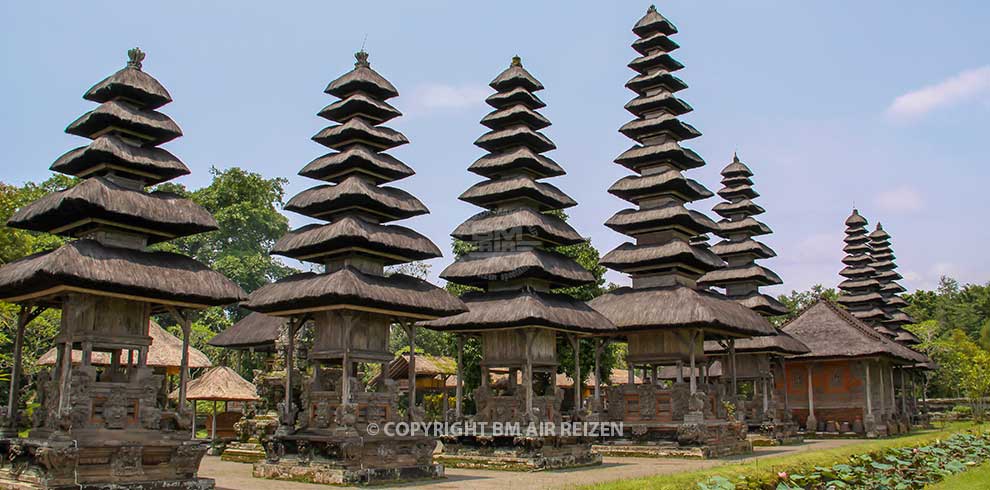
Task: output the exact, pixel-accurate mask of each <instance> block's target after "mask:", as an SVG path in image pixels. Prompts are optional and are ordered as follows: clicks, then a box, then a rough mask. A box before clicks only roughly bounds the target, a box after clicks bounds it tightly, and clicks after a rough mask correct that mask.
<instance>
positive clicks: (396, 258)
mask: <svg viewBox="0 0 990 490" xmlns="http://www.w3.org/2000/svg"><path fill="white" fill-rule="evenodd" d="M354 250H362V251H363V252H366V253H370V254H373V255H376V256H377V257H378V258H379V259H380V260H382V261H384V263H385V264H387V265H393V264H401V263H405V262H411V261H413V260H426V259H432V258H436V257H440V256H441V255H442V254H441V253H440V249H438V248H437V246H436V245H434V244H433V242H431V241H430V239H429V238H426V237H425V236H423V235H421V234H419V233H417V232H416V231H413V230H411V229H409V228H406V227H404V226H398V225H380V224H377V223H371V222H369V221H365V220H363V219H360V218H355V217H353V216H344V217H342V218H340V219H338V220H337V221H334V222H333V223H327V224H323V225H316V224H312V225H306V226H303V227H302V228H299V229H297V230H294V231H291V232H289V233H287V234H286V235H284V236H283V237H282V238H280V239H279V240H278V242H276V243H275V246H274V247H273V248H272V253H273V254H277V255H284V256H286V257H292V258H294V259H300V260H309V261H311V262H323V261H324V260H326V259H327V258H328V257H331V256H334V255H342V254H347V253H351V252H353V251H354Z"/></svg>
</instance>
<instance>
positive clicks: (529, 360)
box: [523, 328, 535, 418]
mask: <svg viewBox="0 0 990 490" xmlns="http://www.w3.org/2000/svg"><path fill="white" fill-rule="evenodd" d="M534 333H535V332H533V329H532V328H527V329H526V330H525V336H526V374H525V377H524V379H523V386H524V388H525V390H526V417H527V418H529V417H530V416H532V415H533V339H534V338H535V336H534Z"/></svg>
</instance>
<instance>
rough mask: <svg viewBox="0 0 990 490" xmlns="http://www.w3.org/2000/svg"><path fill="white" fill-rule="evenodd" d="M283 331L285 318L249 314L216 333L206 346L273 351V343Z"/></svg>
mask: <svg viewBox="0 0 990 490" xmlns="http://www.w3.org/2000/svg"><path fill="white" fill-rule="evenodd" d="M284 329H285V318H282V317H277V316H268V315H263V314H261V313H253V312H252V313H251V314H249V315H248V316H246V317H244V318H242V319H241V320H240V321H239V322H237V323H235V324H233V325H231V326H230V328H228V329H226V330H224V331H223V332H220V333H218V334H217V335H216V336H214V337H213V338H212V339H210V340H209V341H208V342H207V344H210V345H212V346H214V347H223V348H225V349H244V350H246V349H254V350H258V351H273V350H275V341H276V340H278V337H279V336H280V335H281V334H282V331H283V330H284Z"/></svg>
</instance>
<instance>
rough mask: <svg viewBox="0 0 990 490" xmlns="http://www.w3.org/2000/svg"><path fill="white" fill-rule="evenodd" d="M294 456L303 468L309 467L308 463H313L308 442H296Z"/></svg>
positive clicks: (311, 451) (311, 449)
mask: <svg viewBox="0 0 990 490" xmlns="http://www.w3.org/2000/svg"><path fill="white" fill-rule="evenodd" d="M296 454H297V457H298V458H299V464H301V465H303V466H309V463H310V462H312V461H313V448H312V447H311V446H310V445H309V441H306V440H299V441H296Z"/></svg>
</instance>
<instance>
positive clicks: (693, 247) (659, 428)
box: [590, 6, 774, 456]
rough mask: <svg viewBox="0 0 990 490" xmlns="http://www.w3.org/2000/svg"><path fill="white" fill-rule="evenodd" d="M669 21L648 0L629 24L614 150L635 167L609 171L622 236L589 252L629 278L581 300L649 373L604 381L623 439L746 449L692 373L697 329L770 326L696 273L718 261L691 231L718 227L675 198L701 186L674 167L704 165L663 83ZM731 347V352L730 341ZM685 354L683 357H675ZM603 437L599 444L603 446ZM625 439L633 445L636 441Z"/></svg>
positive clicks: (701, 355)
mask: <svg viewBox="0 0 990 490" xmlns="http://www.w3.org/2000/svg"><path fill="white" fill-rule="evenodd" d="M676 32H677V28H676V27H674V25H673V24H672V23H671V22H670V21H668V20H667V19H665V18H664V17H663V16H662V15H660V13H658V12H657V10H656V9H655V8H654V7H652V6H651V7H650V8H649V10H648V11H647V13H646V15H645V16H643V18H641V19H640V20H639V21H638V22H637V23H636V25H635V26H634V27H633V33H634V34H635V35H636V36H637V37H638V39H637V40H636V41H635V42H634V43H633V49H635V50H636V51H637V52H639V54H640V55H641V56H639V57H638V58H636V59H634V60H633V61H632V62H631V63H629V67H630V68H632V69H633V70H634V71H636V73H637V74H636V76H634V77H633V78H632V79H631V80H629V82H628V83H627V84H626V87H627V88H629V89H630V90H632V91H633V92H635V93H636V97H635V98H634V99H633V100H632V101H630V102H629V103H628V104H626V109H627V110H628V111H629V112H631V113H632V114H633V115H634V116H635V119H633V120H632V121H630V122H629V123H627V124H625V125H623V126H622V127H621V128H620V129H619V131H620V132H621V133H622V134H624V135H625V136H627V137H629V138H630V139H633V140H634V141H635V142H636V144H634V145H633V146H632V147H631V148H630V149H628V150H626V151H625V152H623V153H622V154H621V155H619V157H618V158H617V159H616V160H615V162H616V163H618V164H619V165H621V166H623V167H626V168H627V169H629V170H631V171H632V172H634V173H635V175H631V176H628V177H624V178H622V179H620V180H619V181H617V182H616V183H615V184H613V185H612V187H611V188H609V192H610V193H612V194H614V195H616V196H618V197H619V198H621V199H623V200H626V201H628V202H630V203H632V204H633V205H634V206H635V207H634V208H629V209H623V210H621V211H619V212H618V213H616V214H615V215H614V216H612V217H611V218H609V219H608V221H606V223H605V225H606V226H607V227H609V228H611V229H612V230H614V231H617V232H619V233H622V234H624V235H628V236H630V237H632V238H633V239H634V240H635V241H634V242H627V243H624V244H622V245H619V246H618V247H617V248H615V249H614V250H612V251H611V252H609V253H608V254H606V255H605V256H604V257H602V260H601V264H602V265H604V266H606V267H608V268H610V269H613V270H616V271H619V272H624V273H627V274H629V275H630V276H631V279H632V286H631V287H622V288H619V289H616V290H614V291H611V292H609V293H607V294H605V295H603V296H600V297H598V298H595V299H594V300H592V301H591V302H590V304H591V306H592V307H593V308H595V309H596V310H597V311H599V312H600V313H601V314H602V315H604V316H605V317H606V318H608V319H609V320H611V322H612V323H613V324H615V326H616V327H617V328H618V334H619V335H620V336H621V338H622V339H623V340H625V341H626V342H627V343H628V357H627V364H628V366H629V368H630V373H631V372H632V371H633V370H635V369H640V368H642V369H644V370H645V371H649V372H651V373H654V374H652V375H650V376H647V377H645V379H647V380H649V381H648V382H644V383H639V384H637V383H634V382H633V379H632V375H631V374H630V380H629V382H628V383H626V384H622V385H618V386H612V387H610V388H609V391H608V396H607V401H608V406H607V416H608V418H609V420H615V421H623V422H624V423H625V427H626V431H627V432H628V431H631V432H632V435H633V436H634V441H631V442H632V443H635V444H640V443H651V444H659V443H660V442H662V441H666V442H671V441H674V443H675V444H679V445H680V446H685V447H701V448H703V449H702V450H701V451H702V453H703V454H704V455H706V456H715V455H720V454H730V453H736V452H741V451H747V450H749V448H750V446H749V445H748V442H747V441H746V439H745V435H746V427H745V425H744V424H741V423H738V422H735V421H728V420H726V416H725V414H724V412H723V404H722V401H723V397H722V396H721V394H720V392H719V390H718V388H717V387H716V386H714V385H702V383H701V382H700V381H699V378H700V379H704V378H705V377H704V376H699V373H700V367H701V366H702V365H703V364H704V363H705V361H706V358H705V352H704V340H705V339H708V340H722V341H728V342H731V341H732V339H736V338H747V337H752V336H763V335H771V334H773V333H774V329H773V327H772V326H771V325H770V324H769V323H768V322H767V320H766V319H764V318H763V317H762V316H760V315H759V314H757V313H756V312H755V311H753V310H751V309H750V308H747V307H746V306H743V305H742V304H740V303H739V302H737V301H734V300H732V299H729V298H728V297H726V296H724V295H722V294H719V293H716V292H713V291H710V290H708V289H707V288H705V287H704V286H702V285H699V284H698V280H699V279H700V278H701V277H702V276H704V275H705V274H707V273H710V272H712V271H715V270H719V269H722V268H723V267H725V265H726V264H725V262H723V260H722V259H721V258H719V256H717V255H716V254H715V253H713V252H712V250H710V249H709V247H707V246H705V245H704V244H705V242H706V241H705V240H704V239H699V238H698V237H699V236H700V235H706V234H708V233H721V228H720V227H719V225H718V224H717V223H715V222H714V221H712V220H711V219H710V218H708V217H707V216H705V215H704V214H703V213H700V212H697V211H693V210H689V209H688V208H687V207H686V206H685V205H686V204H688V203H690V202H692V201H696V200H699V199H705V198H707V197H710V196H712V193H711V192H710V191H709V190H708V189H706V188H705V187H704V186H703V185H701V184H700V183H698V182H696V181H694V180H692V179H689V178H686V177H685V176H684V175H683V173H682V172H684V171H686V170H690V169H693V168H698V167H702V166H704V164H705V162H704V160H703V159H702V158H701V157H700V156H699V155H698V154H697V153H695V152H693V151H691V150H689V149H686V148H684V147H682V146H681V142H682V141H685V140H689V139H693V138H696V137H698V136H700V135H701V133H700V132H699V131H698V130H696V129H695V128H694V127H692V126H691V125H689V124H686V123H684V122H682V121H681V120H680V119H679V116H681V115H684V114H686V113H688V112H690V111H691V110H692V109H691V106H690V105H688V104H687V103H686V102H684V101H683V100H681V99H680V98H678V97H676V96H675V95H674V94H675V93H676V92H679V91H681V90H683V89H685V88H687V85H686V84H685V83H684V82H683V81H682V80H681V79H679V78H677V77H676V76H674V75H673V72H675V71H677V70H680V69H681V68H683V65H682V64H681V63H680V62H678V61H677V60H675V59H674V58H673V57H671V56H670V54H669V53H670V52H671V51H673V50H675V49H677V48H678V45H677V43H676V42H674V41H673V40H672V39H671V38H670V36H671V35H673V34H675V33H676ZM732 354H733V357H734V352H733V353H732ZM685 365H686V366H685ZM664 366H673V367H675V368H676V372H677V373H678V374H680V373H682V372H683V369H682V368H683V367H686V368H687V373H688V376H687V379H686V380H685V379H684V378H683V377H682V376H680V375H678V377H677V379H675V381H674V383H673V384H672V385H670V386H666V385H662V384H660V383H659V382H658V376H657V375H656V374H655V373H656V371H657V369H658V368H663V367H664ZM604 449H606V450H607V449H608V448H604ZM635 451H639V450H638V449H637V450H635Z"/></svg>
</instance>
